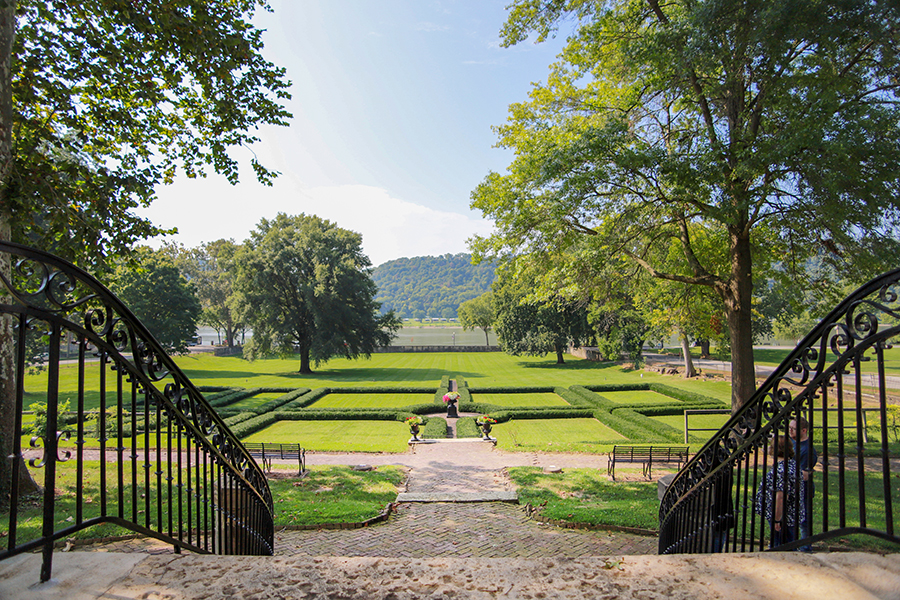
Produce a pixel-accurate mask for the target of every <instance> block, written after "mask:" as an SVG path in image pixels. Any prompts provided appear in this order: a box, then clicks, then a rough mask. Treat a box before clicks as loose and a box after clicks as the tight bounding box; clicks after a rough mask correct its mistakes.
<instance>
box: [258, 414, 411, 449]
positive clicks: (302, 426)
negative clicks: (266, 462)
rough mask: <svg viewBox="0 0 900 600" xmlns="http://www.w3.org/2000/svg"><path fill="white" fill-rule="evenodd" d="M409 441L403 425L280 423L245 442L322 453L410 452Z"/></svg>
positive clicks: (345, 422)
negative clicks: (288, 446)
mask: <svg viewBox="0 0 900 600" xmlns="http://www.w3.org/2000/svg"><path fill="white" fill-rule="evenodd" d="M408 440H409V427H407V426H406V425H405V424H403V423H401V422H399V421H278V422H277V423H275V424H274V425H271V426H269V427H266V428H265V429H263V430H261V431H257V432H256V433H254V434H252V435H250V436H249V437H247V438H245V439H244V440H243V441H245V442H267V443H273V444H300V446H302V447H303V448H306V449H307V450H315V451H318V452H406V450H407V449H408V446H407V441H408Z"/></svg>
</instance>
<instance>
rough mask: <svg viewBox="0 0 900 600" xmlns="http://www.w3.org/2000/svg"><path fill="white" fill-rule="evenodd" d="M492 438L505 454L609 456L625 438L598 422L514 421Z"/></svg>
mask: <svg viewBox="0 0 900 600" xmlns="http://www.w3.org/2000/svg"><path fill="white" fill-rule="evenodd" d="M491 435H492V436H493V437H496V438H497V445H498V447H500V448H503V449H504V450H515V451H520V452H588V453H592V454H597V453H604V452H609V451H610V450H611V449H612V446H613V445H614V444H617V443H622V442H623V441H624V440H626V439H627V438H625V436H623V435H622V434H620V433H618V432H617V431H614V430H612V429H610V428H609V427H607V426H606V425H604V424H603V423H601V422H600V421H598V420H597V419H513V420H511V421H508V422H506V423H499V424H497V425H495V426H494V428H493V430H492V431H491Z"/></svg>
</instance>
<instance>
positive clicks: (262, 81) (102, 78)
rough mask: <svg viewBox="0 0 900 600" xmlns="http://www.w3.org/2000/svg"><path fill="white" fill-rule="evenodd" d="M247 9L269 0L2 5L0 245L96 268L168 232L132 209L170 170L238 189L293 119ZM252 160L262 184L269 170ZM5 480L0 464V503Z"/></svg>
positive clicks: (4, 374) (10, 361)
mask: <svg viewBox="0 0 900 600" xmlns="http://www.w3.org/2000/svg"><path fill="white" fill-rule="evenodd" d="M257 8H262V9H267V6H266V3H265V1H264V0H206V1H204V2H196V1H193V0H172V1H168V2H157V1H148V2H132V1H130V0H94V1H92V2H70V1H68V0H21V1H19V2H16V1H14V0H0V239H2V240H13V241H18V242H24V243H27V244H31V245H34V246H38V247H41V248H43V249H45V250H49V251H51V252H54V253H56V254H58V255H61V256H64V257H65V258H68V259H70V260H72V261H74V262H76V263H78V264H80V266H82V267H85V268H87V269H88V270H92V271H94V272H95V273H97V272H98V271H99V270H101V269H104V268H106V267H108V266H110V265H111V264H112V263H114V262H115V261H113V260H111V259H112V258H113V257H115V256H117V255H121V254H125V255H127V254H128V253H129V252H130V250H131V247H132V245H133V243H134V242H135V241H137V240H140V239H144V238H146V237H151V236H153V235H156V234H157V233H160V232H161V231H164V230H162V229H160V228H158V227H156V226H154V225H153V224H152V223H150V222H149V221H148V220H146V219H144V218H141V217H139V216H137V215H135V214H134V212H133V209H134V208H135V207H137V206H139V205H147V204H149V203H150V202H151V201H152V199H153V198H154V196H155V191H154V190H155V188H156V186H158V185H160V184H165V183H169V182H171V181H172V179H173V178H174V176H175V174H176V173H177V171H178V169H182V170H183V171H184V172H186V173H187V174H188V175H189V176H192V177H198V176H200V177H202V176H204V175H205V172H206V171H207V170H208V169H210V168H211V170H213V171H215V172H216V173H220V174H222V175H224V176H225V177H227V178H228V180H229V181H231V182H232V183H234V182H236V181H237V180H238V169H237V162H236V160H235V159H234V158H232V156H231V154H230V151H231V149H232V148H234V147H236V146H249V145H251V144H252V143H253V142H254V141H256V139H257V138H256V134H255V133H254V132H255V130H256V129H257V128H258V127H259V126H260V125H265V124H272V125H284V124H286V122H287V119H288V118H289V117H290V114H289V113H288V112H286V111H285V110H284V109H283V108H282V106H281V102H282V101H283V100H285V99H287V98H289V94H288V92H287V88H288V86H289V85H290V84H289V82H288V81H286V79H285V77H284V74H285V72H284V69H281V68H278V67H275V66H274V65H273V64H271V63H270V62H268V61H266V60H265V59H264V58H263V57H262V55H261V50H262V38H261V31H259V30H257V29H256V28H254V27H253V26H252V25H251V24H250V23H249V17H250V16H251V15H252V14H253V12H254V11H255V10H256V9H257ZM251 164H252V166H253V168H254V170H255V172H256V175H257V177H258V178H259V179H260V180H262V181H264V182H269V181H271V178H272V177H273V176H274V175H275V173H273V172H271V171H268V170H267V169H265V168H264V167H263V166H262V165H260V164H259V163H257V162H256V161H255V159H253V160H251ZM7 258H8V257H2V258H0V270H2V272H4V273H7V274H8V273H9V262H8V259H7ZM11 335H12V334H11V325H10V324H9V322H8V320H6V319H4V320H3V322H2V323H0V382H2V388H0V415H2V416H0V455H2V456H8V455H10V454H11V451H10V450H11V448H12V446H11V444H12V443H13V437H14V436H13V435H12V433H13V427H14V424H13V418H14V415H15V411H14V409H13V404H12V402H13V399H14V393H13V391H14V389H15V387H14V386H15V377H14V358H13V356H12V352H13V345H12V341H11V340H12V337H11ZM22 471H23V472H24V471H25V470H24V469H22ZM10 473H11V471H10V469H9V464H8V461H0V502H2V501H4V500H5V499H6V498H7V497H8V490H9V479H10Z"/></svg>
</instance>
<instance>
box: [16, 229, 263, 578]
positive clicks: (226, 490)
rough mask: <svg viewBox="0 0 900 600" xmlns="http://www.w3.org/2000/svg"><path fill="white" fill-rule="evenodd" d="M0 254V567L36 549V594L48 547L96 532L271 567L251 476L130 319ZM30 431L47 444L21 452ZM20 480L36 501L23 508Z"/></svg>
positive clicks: (42, 269) (254, 471)
mask: <svg viewBox="0 0 900 600" xmlns="http://www.w3.org/2000/svg"><path fill="white" fill-rule="evenodd" d="M0 253H2V254H5V255H6V256H2V255H0V258H8V259H10V261H11V262H10V264H11V272H7V273H0V319H6V320H7V321H6V324H5V325H6V327H4V329H3V331H5V332H6V335H5V338H6V339H4V340H2V343H5V344H7V345H8V346H12V347H14V350H15V353H14V356H15V357H16V365H15V386H14V389H15V391H14V393H15V407H16V409H15V413H16V414H15V415H14V418H15V424H14V427H13V428H14V433H13V438H14V441H13V450H12V452H11V455H10V456H9V457H8V458H7V460H9V461H10V462H11V468H12V471H13V476H12V487H11V491H10V494H9V497H8V498H5V499H4V500H5V502H4V503H3V505H4V507H5V508H4V510H5V511H6V512H7V514H5V515H4V517H5V519H6V523H5V525H6V529H5V531H6V532H7V537H6V539H5V540H2V541H3V542H5V546H6V548H5V549H4V550H2V551H0V559H4V558H7V557H10V556H13V555H16V554H19V553H22V552H28V551H33V550H37V549H42V551H43V557H44V561H43V566H42V569H41V580H42V581H46V580H47V579H49V578H50V572H51V564H52V552H53V548H54V546H55V545H58V544H59V543H60V542H61V541H64V540H65V539H67V538H69V537H71V536H73V535H75V534H76V533H77V532H79V531H81V530H84V529H87V528H91V527H96V526H100V525H102V526H103V527H105V528H107V529H110V528H112V527H111V526H118V527H121V528H124V529H125V530H129V531H131V532H136V533H139V534H144V535H147V536H152V537H154V538H158V539H160V540H163V541H165V542H167V543H169V544H172V546H173V547H174V548H175V551H176V552H180V551H181V550H182V549H187V550H189V551H191V552H198V553H217V554H248V555H269V554H272V552H273V537H274V527H273V521H272V497H271V493H270V491H269V487H268V484H267V482H266V478H265V476H264V474H263V472H262V470H261V469H260V468H259V466H258V465H257V463H256V462H255V461H254V459H253V458H252V457H251V456H250V454H249V453H248V452H247V451H246V450H245V449H244V447H243V446H242V445H241V443H240V442H239V441H238V440H237V438H235V437H234V435H233V434H232V433H231V432H230V431H229V430H228V428H227V427H226V426H225V424H224V422H223V421H222V419H220V418H219V416H218V415H217V414H216V413H215V411H214V410H213V409H212V408H211V407H210V405H209V404H208V403H207V401H206V400H205V399H204V398H203V395H202V394H201V393H200V392H199V391H198V390H197V388H196V387H195V386H194V385H193V384H192V383H191V382H190V381H189V380H188V379H187V377H185V375H184V374H183V373H182V372H181V371H180V370H179V369H178V367H177V366H176V365H175V363H174V362H173V361H172V360H171V358H170V357H169V356H168V355H167V354H166V352H165V351H164V350H163V348H162V347H161V346H160V345H159V344H158V343H157V342H156V341H155V340H154V338H153V336H152V335H151V334H150V333H149V332H148V331H147V330H146V328H145V327H144V326H143V325H142V324H141V323H140V322H139V321H138V320H137V319H136V318H135V317H134V315H133V314H132V313H131V311H130V310H128V308H127V307H125V306H124V305H123V304H122V303H121V302H120V301H119V300H118V299H117V298H116V297H115V296H114V295H113V294H112V293H110V292H109V290H107V289H106V288H105V287H104V286H103V285H101V284H100V283H98V282H97V281H96V280H95V279H94V278H93V277H91V276H90V275H88V274H87V273H86V272H84V271H83V270H81V269H79V268H77V267H75V266H73V265H71V264H69V263H67V262H65V261H63V260H60V259H59V258H56V257H54V256H52V255H49V254H47V253H44V252H41V251H38V250H34V249H31V248H27V247H24V246H19V245H16V244H11V243H5V242H0ZM0 264H2V261H0ZM32 406H34V407H35V408H36V409H37V412H38V414H37V416H36V417H33V416H32V415H28V414H25V413H26V411H28V410H29V408H30V407H32ZM23 415H24V417H23ZM33 418H37V419H38V420H40V419H41V418H43V419H44V420H45V422H46V426H45V427H44V431H45V432H50V433H44V434H43V435H42V436H35V437H32V438H31V439H30V440H29V438H28V429H29V427H33V424H30V423H29V421H31V420H32V419H33ZM23 469H26V470H27V471H28V473H29V475H31V476H32V477H33V478H34V480H35V481H36V482H37V483H38V484H39V485H40V486H42V488H43V489H42V491H41V492H40V496H34V495H32V496H25V495H24V488H23V486H22V484H21V483H20V482H21V481H23V480H24V481H25V482H26V483H27V479H23V478H22V477H20V476H21V475H23V473H22V470H23ZM7 509H8V510H7ZM103 524H111V525H103ZM2 525H4V523H2V522H0V526H2ZM119 533H121V532H119ZM107 535H109V533H107Z"/></svg>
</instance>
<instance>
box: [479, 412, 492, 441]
mask: <svg viewBox="0 0 900 600" xmlns="http://www.w3.org/2000/svg"><path fill="white" fill-rule="evenodd" d="M475 422H476V423H478V425H479V426H480V427H481V432H482V433H483V434H484V436H483V437H482V438H481V439H484V440H489V439H491V427H492V426H493V425H494V423H496V422H497V419H495V418H494V417H492V416H490V415H481V416H480V417H478V418H477V419H475Z"/></svg>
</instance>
